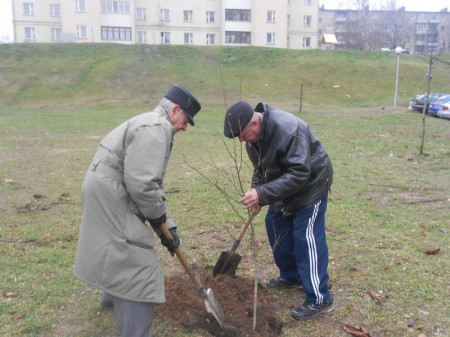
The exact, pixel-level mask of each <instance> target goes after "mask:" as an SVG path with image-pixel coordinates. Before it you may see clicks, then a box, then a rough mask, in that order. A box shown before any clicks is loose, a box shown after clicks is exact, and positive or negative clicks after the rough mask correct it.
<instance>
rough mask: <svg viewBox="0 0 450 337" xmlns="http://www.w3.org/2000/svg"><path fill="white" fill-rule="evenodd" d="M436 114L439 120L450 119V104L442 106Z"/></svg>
mask: <svg viewBox="0 0 450 337" xmlns="http://www.w3.org/2000/svg"><path fill="white" fill-rule="evenodd" d="M436 114H437V116H438V117H439V118H445V119H450V103H444V104H441V106H440V107H439V110H438V112H437V113H436Z"/></svg>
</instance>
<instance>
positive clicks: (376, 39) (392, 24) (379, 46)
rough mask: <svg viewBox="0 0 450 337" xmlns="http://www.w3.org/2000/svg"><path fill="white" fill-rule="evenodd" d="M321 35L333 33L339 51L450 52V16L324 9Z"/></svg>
mask: <svg viewBox="0 0 450 337" xmlns="http://www.w3.org/2000/svg"><path fill="white" fill-rule="evenodd" d="M318 18H319V19H318V21H319V25H318V34H319V36H323V35H325V34H334V35H335V36H336V41H337V42H336V44H335V46H334V48H336V49H357V50H393V49H395V48H396V47H397V46H400V47H402V48H403V49H405V50H408V51H410V52H411V53H429V52H433V53H437V52H450V48H449V47H450V45H449V43H450V13H449V12H448V10H447V8H444V9H443V10H442V11H440V12H407V11H405V10H404V8H400V9H399V10H397V11H378V10H377V11H370V10H368V9H367V8H366V9H365V10H325V9H323V8H321V9H320V10H319V14H318Z"/></svg>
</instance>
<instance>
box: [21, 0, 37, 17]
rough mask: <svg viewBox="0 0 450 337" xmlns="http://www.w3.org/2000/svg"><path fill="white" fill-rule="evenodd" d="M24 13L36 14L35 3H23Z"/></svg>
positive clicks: (26, 14)
mask: <svg viewBox="0 0 450 337" xmlns="http://www.w3.org/2000/svg"><path fill="white" fill-rule="evenodd" d="M23 15H25V16H31V15H34V4H32V3H29V2H24V3H23Z"/></svg>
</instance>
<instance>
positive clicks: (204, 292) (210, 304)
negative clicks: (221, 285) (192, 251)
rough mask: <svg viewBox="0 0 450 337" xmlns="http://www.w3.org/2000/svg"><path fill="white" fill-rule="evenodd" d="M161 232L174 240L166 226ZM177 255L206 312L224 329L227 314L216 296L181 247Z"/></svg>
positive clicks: (176, 251) (164, 225) (163, 226)
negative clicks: (206, 286)
mask: <svg viewBox="0 0 450 337" xmlns="http://www.w3.org/2000/svg"><path fill="white" fill-rule="evenodd" d="M161 230H162V233H163V235H164V236H165V237H166V238H167V239H172V238H173V237H172V234H171V233H170V230H169V228H168V227H167V225H166V224H162V225H161ZM175 254H176V255H177V257H178V260H180V262H181V264H182V266H183V268H184V270H186V273H187V274H188V275H189V277H190V279H191V280H192V282H193V283H194V284H195V286H196V287H197V289H198V293H199V295H200V297H202V298H203V299H204V300H205V306H206V311H207V312H209V313H210V314H212V315H213V316H214V318H215V319H216V320H217V322H218V323H219V325H220V327H221V328H222V329H223V328H224V324H225V314H224V313H223V309H222V306H221V305H220V303H219V302H218V301H217V300H216V298H215V297H214V294H213V292H212V290H211V289H210V288H208V289H205V288H204V287H203V285H202V283H201V281H200V279H199V278H198V276H197V275H196V274H195V272H194V269H192V266H191V264H190V263H189V262H188V260H187V259H186V257H185V256H184V254H183V253H182V251H181V249H180V247H178V248H177V249H175Z"/></svg>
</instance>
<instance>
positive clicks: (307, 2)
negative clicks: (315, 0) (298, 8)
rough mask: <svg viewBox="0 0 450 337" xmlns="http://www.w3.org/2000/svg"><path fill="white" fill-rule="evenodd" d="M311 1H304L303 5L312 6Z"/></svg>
mask: <svg viewBox="0 0 450 337" xmlns="http://www.w3.org/2000/svg"><path fill="white" fill-rule="evenodd" d="M311 2H312V1H311V0H303V4H304V5H307V6H311Z"/></svg>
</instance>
